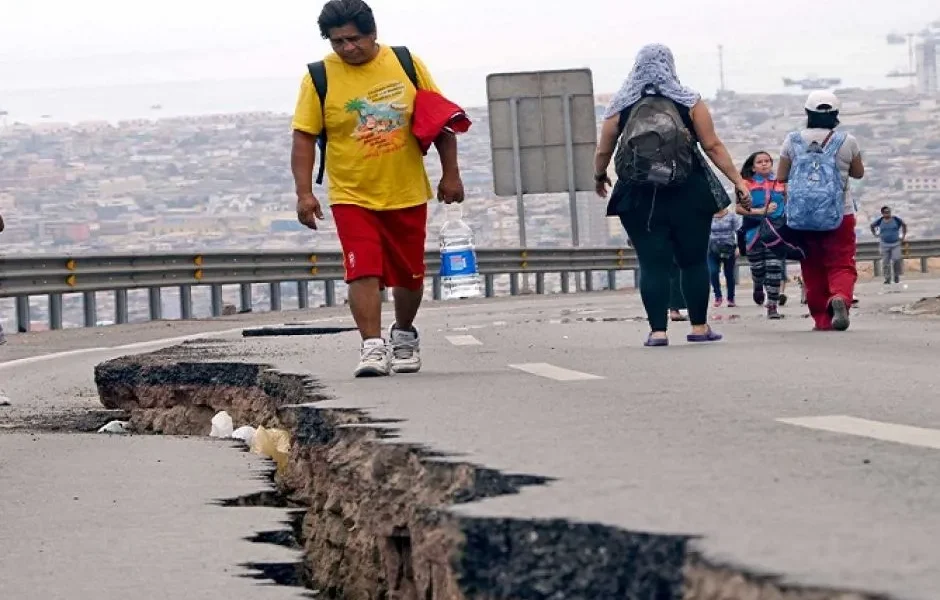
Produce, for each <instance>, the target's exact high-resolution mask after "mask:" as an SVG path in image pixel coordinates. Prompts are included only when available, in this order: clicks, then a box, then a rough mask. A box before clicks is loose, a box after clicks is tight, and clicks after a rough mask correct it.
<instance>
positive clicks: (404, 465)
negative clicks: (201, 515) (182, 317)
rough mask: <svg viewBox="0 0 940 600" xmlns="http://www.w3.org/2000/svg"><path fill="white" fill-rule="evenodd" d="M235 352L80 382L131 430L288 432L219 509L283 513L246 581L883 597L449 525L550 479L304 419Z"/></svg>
mask: <svg viewBox="0 0 940 600" xmlns="http://www.w3.org/2000/svg"><path fill="white" fill-rule="evenodd" d="M239 343H240V342H234V343H229V342H219V341H214V342H209V341H193V342H189V343H186V344H184V345H182V346H177V347H173V348H168V349H164V350H160V351H157V352H153V353H150V354H143V355H137V356H131V357H124V358H119V359H116V360H112V361H108V362H105V363H103V364H101V365H98V367H97V368H96V369H95V382H96V383H97V386H98V392H99V395H100V398H101V402H102V404H103V405H104V406H105V407H106V408H108V409H112V410H121V411H126V412H127V413H129V414H130V423H131V427H132V428H133V429H134V430H135V431H136V432H138V433H156V434H165V435H205V434H206V433H207V432H208V431H209V429H210V420H211V418H212V416H213V415H214V414H215V413H216V412H218V411H220V410H226V411H228V412H229V414H231V415H232V417H233V419H234V420H235V422H236V423H251V424H253V425H254V426H256V427H257V426H264V427H280V428H283V429H286V430H288V431H289V432H290V434H291V452H290V457H289V460H288V462H287V465H286V467H285V468H284V469H283V471H282V472H281V473H279V474H277V475H276V476H273V478H274V483H275V485H276V487H277V492H276V493H263V494H261V495H258V497H256V498H254V499H242V500H241V501H238V500H235V501H230V504H235V505H246V504H247V505H251V504H252V503H254V504H263V505H269V506H270V505H273V506H284V507H292V508H293V509H294V511H293V512H292V513H291V514H292V518H291V519H290V520H289V528H288V529H287V530H286V531H284V532H262V533H258V534H257V535H256V536H255V537H254V538H252V539H255V540H256V541H258V542H260V543H281V544H284V545H291V546H295V547H298V548H299V549H301V552H302V554H301V557H302V562H301V563H299V564H297V565H245V566H247V567H250V568H251V569H252V570H254V571H256V572H259V573H256V574H254V575H248V576H251V577H261V578H268V579H273V580H274V581H275V582H277V583H284V584H295V585H296V584H298V583H300V584H303V585H306V586H307V587H309V588H312V589H315V590H317V591H318V592H319V594H320V596H319V597H329V598H355V599H357V600H358V599H368V600H383V599H388V600H392V599H394V600H471V599H472V600H496V599H506V600H541V599H546V600H547V599H552V600H556V599H557V600H562V599H564V600H608V599H610V600H614V599H617V600H672V599H684V600H738V599H741V600H771V599H773V600H875V599H876V598H877V599H879V600H884V599H885V597H884V596H875V595H870V594H865V593H859V592H851V591H842V590H827V589H809V588H799V587H792V586H785V585H783V584H781V583H780V580H779V579H778V578H775V577H772V576H766V575H759V574H755V573H751V572H748V571H747V570H745V569H742V568H737V567H733V566H726V565H716V564H714V563H713V562H710V561H709V560H708V559H707V558H705V557H703V556H701V555H699V554H698V553H697V552H696V551H695V550H694V549H693V548H692V544H693V542H694V539H695V538H694V536H692V535H689V536H680V535H658V534H648V533H642V532H633V531H626V530H623V529H618V528H615V527H609V526H605V525H600V524H590V523H576V522H569V521H565V520H534V519H533V520H524V519H496V518H468V517H464V516H461V515H458V514H455V513H453V512H452V511H449V510H448V507H450V506H453V505H456V504H460V503H466V502H473V501H475V500H479V499H482V498H487V497H493V496H498V495H503V494H514V493H517V492H518V491H519V490H520V488H522V487H523V486H528V485H547V484H550V482H549V481H548V480H547V479H546V478H543V477H538V476H532V475H511V474H505V473H500V472H498V471H495V470H492V469H487V468H485V467H482V466H479V465H474V464H469V463H465V462H454V461H453V460H446V461H445V460H442V459H443V458H445V457H443V456H442V455H440V454H437V453H434V452H433V451H430V450H428V449H426V448H422V447H417V446H414V445H406V444H400V443H395V442H394V437H395V429H394V423H392V422H388V421H385V422H377V421H375V420H372V419H370V418H369V416H368V415H367V414H365V413H364V412H362V411H356V410H337V409H321V408H318V407H317V402H319V401H322V400H325V399H327V398H329V395H328V391H327V390H325V389H324V388H323V386H322V385H321V384H319V383H318V381H317V379H316V377H315V376H314V375H300V374H290V373H282V372H279V371H277V370H275V369H274V368H273V367H272V366H269V365H262V364H250V363H245V362H240V361H239V360H238V359H236V358H233V357H235V356H236V355H237V350H238V344H239Z"/></svg>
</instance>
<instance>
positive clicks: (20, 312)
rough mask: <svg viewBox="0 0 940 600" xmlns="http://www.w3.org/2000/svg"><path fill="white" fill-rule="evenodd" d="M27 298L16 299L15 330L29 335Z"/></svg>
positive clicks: (19, 297) (18, 297)
mask: <svg viewBox="0 0 940 600" xmlns="http://www.w3.org/2000/svg"><path fill="white" fill-rule="evenodd" d="M29 323H30V318H29V296H17V297H16V330H17V331H19V332H20V333H29Z"/></svg>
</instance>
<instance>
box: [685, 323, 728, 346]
mask: <svg viewBox="0 0 940 600" xmlns="http://www.w3.org/2000/svg"><path fill="white" fill-rule="evenodd" d="M723 337H724V336H723V335H721V334H720V333H716V332H714V331H712V328H711V326H709V327H708V333H690V334H689V335H687V336H685V339H686V341H689V342H691V343H693V344H696V343H703V342H718V341H720V340H721V339H722V338H723Z"/></svg>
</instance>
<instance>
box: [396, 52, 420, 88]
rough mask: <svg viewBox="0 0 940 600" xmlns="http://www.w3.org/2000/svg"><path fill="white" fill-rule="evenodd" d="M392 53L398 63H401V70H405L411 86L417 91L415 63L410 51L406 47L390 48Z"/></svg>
mask: <svg viewBox="0 0 940 600" xmlns="http://www.w3.org/2000/svg"><path fill="white" fill-rule="evenodd" d="M392 52H394V53H395V57H396V58H397V59H398V62H399V63H401V68H402V69H404V70H405V75H407V76H408V79H410V80H411V85H413V86H415V89H418V87H419V86H418V70H417V69H416V68H415V61H414V57H413V56H411V50H409V49H408V48H407V47H406V46H392Z"/></svg>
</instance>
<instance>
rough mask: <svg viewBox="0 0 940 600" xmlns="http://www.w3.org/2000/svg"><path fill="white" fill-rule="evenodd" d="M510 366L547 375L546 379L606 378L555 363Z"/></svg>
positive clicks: (579, 379)
mask: <svg viewBox="0 0 940 600" xmlns="http://www.w3.org/2000/svg"><path fill="white" fill-rule="evenodd" d="M509 368H511V369H516V370H518V371H523V372H524V373H528V374H530V375H537V376H538V377H545V378H546V379H554V380H555V381H565V382H567V381H593V380H597V379H604V378H603V377H601V376H600V375H593V374H591V373H582V372H581V371H572V370H571V369H565V368H562V367H556V366H555V365H550V364H548V363H526V364H519V365H509Z"/></svg>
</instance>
